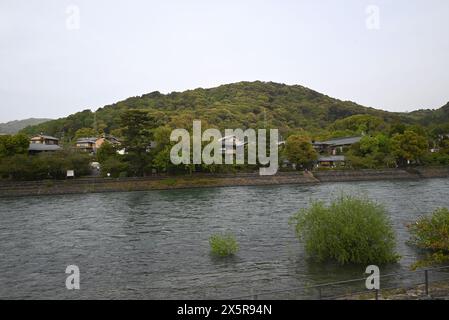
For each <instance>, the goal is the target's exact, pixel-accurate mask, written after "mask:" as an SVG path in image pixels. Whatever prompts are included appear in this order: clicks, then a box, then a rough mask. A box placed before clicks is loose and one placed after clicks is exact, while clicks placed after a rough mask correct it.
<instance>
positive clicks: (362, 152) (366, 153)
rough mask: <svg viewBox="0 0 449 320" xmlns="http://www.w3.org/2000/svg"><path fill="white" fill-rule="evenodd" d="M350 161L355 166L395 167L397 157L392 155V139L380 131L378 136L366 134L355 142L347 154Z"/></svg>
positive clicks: (362, 167)
mask: <svg viewBox="0 0 449 320" xmlns="http://www.w3.org/2000/svg"><path fill="white" fill-rule="evenodd" d="M347 159H348V162H349V163H350V165H351V167H353V168H360V169H375V168H381V167H394V166H395V165H396V161H395V160H396V159H395V158H394V157H393V156H392V155H391V140H390V138H389V137H388V136H386V135H384V134H382V133H379V134H377V135H376V136H364V137H362V139H361V140H360V142H359V143H355V144H353V145H352V146H351V148H350V149H349V152H348V154H347Z"/></svg>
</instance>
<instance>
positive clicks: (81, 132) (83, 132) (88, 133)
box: [74, 128, 98, 140]
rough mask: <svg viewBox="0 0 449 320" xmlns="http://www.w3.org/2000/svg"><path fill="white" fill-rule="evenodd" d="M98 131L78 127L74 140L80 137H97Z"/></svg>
mask: <svg viewBox="0 0 449 320" xmlns="http://www.w3.org/2000/svg"><path fill="white" fill-rule="evenodd" d="M97 135H98V132H96V131H95V130H94V129H92V128H81V129H78V130H77V131H76V133H75V137H74V140H77V139H80V138H92V137H97Z"/></svg>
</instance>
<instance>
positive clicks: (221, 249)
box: [209, 234, 239, 257]
mask: <svg viewBox="0 0 449 320" xmlns="http://www.w3.org/2000/svg"><path fill="white" fill-rule="evenodd" d="M209 244H210V248H211V251H212V253H213V254H215V255H218V256H221V257H226V256H231V255H234V254H236V253H237V251H238V250H239V245H238V243H237V240H236V239H235V237H234V236H233V235H232V234H224V235H220V234H215V235H213V236H211V237H210V239H209Z"/></svg>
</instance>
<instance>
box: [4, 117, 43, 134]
mask: <svg viewBox="0 0 449 320" xmlns="http://www.w3.org/2000/svg"><path fill="white" fill-rule="evenodd" d="M50 120H51V119H36V118H30V119H25V120H15V121H10V122H6V123H0V133H4V134H15V133H17V132H19V131H20V130H22V129H24V128H26V127H28V126H35V125H38V124H41V123H44V122H47V121H50Z"/></svg>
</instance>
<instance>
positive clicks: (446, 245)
mask: <svg viewBox="0 0 449 320" xmlns="http://www.w3.org/2000/svg"><path fill="white" fill-rule="evenodd" d="M407 227H408V229H409V231H410V233H411V239H410V242H411V243H412V244H413V245H415V246H417V247H418V248H421V249H424V250H427V251H428V254H427V257H426V258H425V259H423V260H420V261H418V262H417V263H415V264H414V265H413V266H412V268H417V267H421V266H427V265H432V264H438V263H444V262H448V261H449V210H448V209H446V208H440V209H437V210H435V211H434V212H433V213H432V214H431V215H429V216H424V217H420V218H419V219H418V220H417V221H416V222H415V223H413V224H411V225H408V226H407Z"/></svg>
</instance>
